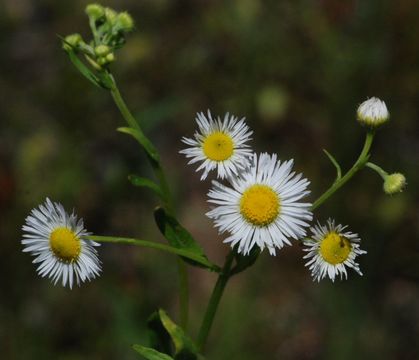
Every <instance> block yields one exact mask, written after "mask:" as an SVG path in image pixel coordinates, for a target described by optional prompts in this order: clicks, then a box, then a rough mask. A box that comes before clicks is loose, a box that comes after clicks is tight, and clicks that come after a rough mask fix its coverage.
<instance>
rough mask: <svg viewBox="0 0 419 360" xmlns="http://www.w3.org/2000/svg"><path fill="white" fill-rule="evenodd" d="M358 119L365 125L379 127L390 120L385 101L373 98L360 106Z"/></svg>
mask: <svg viewBox="0 0 419 360" xmlns="http://www.w3.org/2000/svg"><path fill="white" fill-rule="evenodd" d="M357 118H358V121H359V122H360V123H361V124H363V125H367V126H370V127H377V126H380V125H381V124H384V123H385V122H387V121H388V120H389V119H390V113H389V112H388V110H387V106H386V103H385V102H384V101H382V100H380V99H378V98H376V97H372V98H371V99H368V100H366V101H364V102H363V103H362V104H361V105H359V107H358V110H357Z"/></svg>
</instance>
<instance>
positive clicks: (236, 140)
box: [180, 110, 253, 180]
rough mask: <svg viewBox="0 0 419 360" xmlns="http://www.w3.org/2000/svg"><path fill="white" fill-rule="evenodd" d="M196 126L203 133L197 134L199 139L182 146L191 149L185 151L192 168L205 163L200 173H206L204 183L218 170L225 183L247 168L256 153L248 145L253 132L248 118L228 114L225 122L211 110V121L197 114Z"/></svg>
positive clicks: (184, 141) (199, 168) (198, 132)
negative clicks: (214, 116) (198, 163)
mask: <svg viewBox="0 0 419 360" xmlns="http://www.w3.org/2000/svg"><path fill="white" fill-rule="evenodd" d="M196 122H197V123H198V128H199V131H197V132H195V135H194V136H195V139H189V138H186V137H183V138H182V142H183V143H185V144H186V145H189V146H190V147H189V148H187V149H184V150H181V151H180V153H181V154H185V155H186V157H187V158H191V160H190V161H189V162H188V164H194V163H196V162H201V165H199V167H198V168H197V169H196V171H200V170H203V171H204V172H203V174H202V176H201V180H204V179H205V178H206V177H207V176H208V173H209V172H210V171H211V170H214V169H215V168H217V177H218V178H220V179H224V178H227V177H231V176H233V175H238V174H239V172H240V171H241V170H243V169H245V168H246V166H247V165H248V164H249V159H250V158H251V157H252V151H251V150H250V149H249V145H247V144H246V142H247V141H249V140H250V139H251V138H250V136H251V135H252V133H253V131H251V130H249V127H248V126H247V125H246V123H245V122H244V118H242V119H240V120H238V118H237V117H234V116H230V115H229V114H228V113H227V114H226V115H225V116H224V120H223V121H221V119H220V118H218V119H216V120H215V119H213V118H212V116H211V113H210V111H209V110H208V117H205V115H204V114H203V113H199V114H197V117H196Z"/></svg>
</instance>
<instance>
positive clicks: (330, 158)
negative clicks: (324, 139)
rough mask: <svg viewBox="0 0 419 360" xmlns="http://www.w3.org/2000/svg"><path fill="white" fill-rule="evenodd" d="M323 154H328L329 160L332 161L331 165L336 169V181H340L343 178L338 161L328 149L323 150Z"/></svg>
mask: <svg viewBox="0 0 419 360" xmlns="http://www.w3.org/2000/svg"><path fill="white" fill-rule="evenodd" d="M323 152H324V153H325V154H326V156H327V157H328V158H329V160H330V161H331V163H332V164H333V165H334V166H335V168H336V180H335V181H338V180H340V178H341V177H342V170H341V168H340V165H339V163H338V162H337V160H336V159H335V158H334V157H333V156H332V154H330V153H329V152H328V151H327V150H326V149H323Z"/></svg>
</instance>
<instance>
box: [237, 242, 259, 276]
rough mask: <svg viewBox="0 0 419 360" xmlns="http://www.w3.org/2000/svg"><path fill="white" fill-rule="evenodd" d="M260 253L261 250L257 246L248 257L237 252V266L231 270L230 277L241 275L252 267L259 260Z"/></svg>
mask: <svg viewBox="0 0 419 360" xmlns="http://www.w3.org/2000/svg"><path fill="white" fill-rule="evenodd" d="M260 252H261V251H260V248H259V247H257V246H254V247H253V249H252V250H251V251H250V253H249V254H248V255H243V254H239V253H237V252H236V254H235V256H234V257H235V260H236V266H234V268H233V269H231V271H230V275H235V274H238V273H241V272H242V271H244V270H246V269H247V268H249V267H251V266H252V265H253V264H254V263H255V262H256V260H257V259H258V257H259V255H260Z"/></svg>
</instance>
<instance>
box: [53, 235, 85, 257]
mask: <svg viewBox="0 0 419 360" xmlns="http://www.w3.org/2000/svg"><path fill="white" fill-rule="evenodd" d="M49 246H50V247H51V250H52V252H53V253H54V255H55V256H56V257H58V258H59V259H60V260H61V261H64V262H73V261H74V260H77V258H78V257H79V255H80V252H81V246H80V239H79V238H78V237H77V236H76V234H74V233H73V232H72V231H71V230H70V229H68V228H66V227H59V228H57V229H55V230H54V231H53V232H52V233H51V235H50V236H49Z"/></svg>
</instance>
